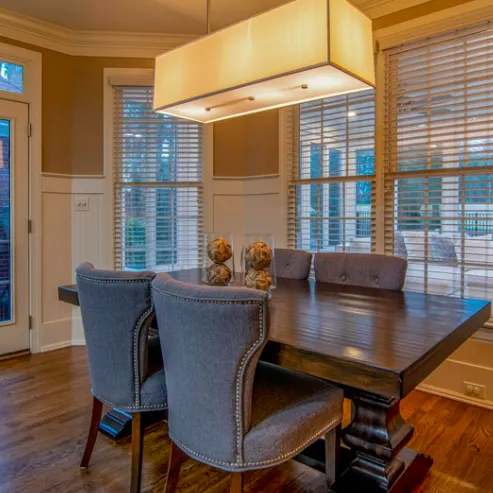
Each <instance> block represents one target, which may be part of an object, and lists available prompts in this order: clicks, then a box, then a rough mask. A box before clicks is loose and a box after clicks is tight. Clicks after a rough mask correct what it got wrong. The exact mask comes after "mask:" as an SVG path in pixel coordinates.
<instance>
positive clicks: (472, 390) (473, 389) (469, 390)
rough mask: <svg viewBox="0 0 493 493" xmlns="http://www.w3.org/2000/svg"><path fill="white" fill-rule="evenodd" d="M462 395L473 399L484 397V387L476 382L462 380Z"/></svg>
mask: <svg viewBox="0 0 493 493" xmlns="http://www.w3.org/2000/svg"><path fill="white" fill-rule="evenodd" d="M463 391H464V395H467V396H468V397H473V398H475V399H483V400H485V399H486V387H485V386H484V385H479V384H477V383H471V382H463Z"/></svg>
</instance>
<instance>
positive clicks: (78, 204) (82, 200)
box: [74, 195, 89, 211]
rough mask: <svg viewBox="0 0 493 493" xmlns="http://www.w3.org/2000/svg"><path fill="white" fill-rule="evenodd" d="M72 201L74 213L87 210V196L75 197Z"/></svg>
mask: <svg viewBox="0 0 493 493" xmlns="http://www.w3.org/2000/svg"><path fill="white" fill-rule="evenodd" d="M74 201H75V202H74V209H75V210H76V211H88V210H89V197H88V196H87V195H76V196H75V199H74Z"/></svg>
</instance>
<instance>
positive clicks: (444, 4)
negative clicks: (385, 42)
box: [373, 0, 473, 31]
mask: <svg viewBox="0 0 493 493" xmlns="http://www.w3.org/2000/svg"><path fill="white" fill-rule="evenodd" d="M397 1H399V0H397ZM472 1H473V0H430V1H429V2H426V3H422V4H420V5H416V6H414V7H410V8H408V9H403V10H399V11H398V12H394V13H392V14H388V15H384V16H382V17H379V18H378V19H374V20H373V30H374V31H377V30H378V29H383V28H385V27H390V26H393V25H395V24H400V23H402V22H406V21H411V20H413V19H418V18H419V17H423V16H425V15H429V14H433V13H435V12H440V11H441V10H445V9H449V8H452V7H456V6H458V5H462V4H464V3H469V2H472Z"/></svg>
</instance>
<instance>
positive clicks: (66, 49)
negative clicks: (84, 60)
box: [0, 8, 198, 58]
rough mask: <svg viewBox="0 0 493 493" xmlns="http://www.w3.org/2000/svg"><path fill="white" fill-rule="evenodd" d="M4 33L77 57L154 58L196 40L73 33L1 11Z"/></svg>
mask: <svg viewBox="0 0 493 493" xmlns="http://www.w3.org/2000/svg"><path fill="white" fill-rule="evenodd" d="M0 33H1V35H2V36H5V37H6V38H10V39H13V40H16V41H21V42H23V43H28V44H32V45H35V46H39V47H41V48H47V49H49V50H54V51H58V52H60V53H65V54H67V55H73V56H97V57H122V58H154V57H155V56H156V55H159V54H160V53H163V52H165V51H168V50H171V49H173V48H175V47H177V46H180V45H182V44H185V43H187V42H189V41H192V40H194V39H196V38H197V37H198V36H194V35H185V34H147V33H127V32H102V31H73V30H71V29H67V28H64V27H60V26H57V25H55V24H51V23H49V22H44V21H41V20H39V19H34V18H32V17H27V16H24V15H20V14H17V13H14V12H11V11H9V10H6V9H1V8H0Z"/></svg>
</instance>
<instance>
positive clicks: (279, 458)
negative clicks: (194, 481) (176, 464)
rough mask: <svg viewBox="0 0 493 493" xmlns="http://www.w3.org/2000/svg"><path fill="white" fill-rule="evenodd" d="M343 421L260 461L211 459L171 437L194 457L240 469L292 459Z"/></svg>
mask: <svg viewBox="0 0 493 493" xmlns="http://www.w3.org/2000/svg"><path fill="white" fill-rule="evenodd" d="M340 423H341V418H340V417H339V418H336V419H334V420H332V421H331V422H330V423H329V424H328V425H327V426H324V428H322V429H321V430H320V431H319V432H317V433H316V434H314V435H312V436H311V437H310V438H309V439H308V440H306V441H305V442H303V443H302V444H301V445H299V446H298V447H296V448H295V449H294V450H291V451H290V452H286V453H284V454H281V455H278V456H277V457H275V458H274V459H269V460H263V461H259V462H236V463H232V462H225V461H219V460H215V459H210V458H209V457H206V456H205V455H202V454H197V453H196V452H194V451H193V450H191V449H189V448H188V447H187V446H186V445H183V444H182V443H180V442H179V441H178V440H175V439H174V438H173V437H172V436H171V435H170V438H171V440H173V442H175V443H176V445H178V446H179V447H180V448H181V449H183V450H185V451H186V452H187V453H188V454H189V455H191V456H193V457H197V458H199V459H202V460H204V461H207V462H208V463H210V464H215V465H219V466H227V467H230V468H232V469H238V468H250V467H263V466H272V465H277V464H281V463H283V462H285V461H286V460H288V459H290V458H291V457H294V456H295V455H296V454H298V452H301V451H302V450H303V449H305V448H306V447H308V445H310V444H311V443H312V442H314V441H315V440H316V439H317V438H319V437H320V436H322V435H323V434H325V433H327V432H328V431H330V430H331V429H333V428H334V427H336V426H338V425H339V424H340ZM168 435H169V433H168Z"/></svg>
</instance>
